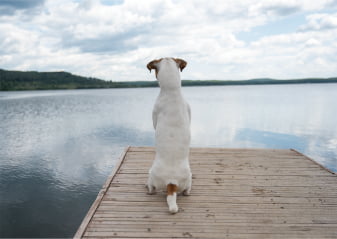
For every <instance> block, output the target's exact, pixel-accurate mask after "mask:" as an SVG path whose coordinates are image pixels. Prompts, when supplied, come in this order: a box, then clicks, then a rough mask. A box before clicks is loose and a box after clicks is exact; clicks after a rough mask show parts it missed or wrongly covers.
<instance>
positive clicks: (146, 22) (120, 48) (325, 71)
mask: <svg viewBox="0 0 337 239" xmlns="http://www.w3.org/2000/svg"><path fill="white" fill-rule="evenodd" d="M162 57H178V58H182V59H184V60H186V61H187V62H188V65H187V67H186V68H185V69H184V71H183V72H182V78H183V79H189V80H246V79H253V78H267V77H268V78H276V79H294V78H305V77H336V76H337V0H320V1H308V0H207V1H206V0H181V1H179V0H141V1H140V0H0V69H6V70H24V71H67V72H71V73H73V74H77V75H82V76H87V77H96V78H100V79H104V80H112V81H138V80H154V79H155V78H154V74H153V73H152V74H150V73H149V71H148V70H147V69H146V64H147V63H148V62H150V61H151V60H154V59H158V58H162Z"/></svg>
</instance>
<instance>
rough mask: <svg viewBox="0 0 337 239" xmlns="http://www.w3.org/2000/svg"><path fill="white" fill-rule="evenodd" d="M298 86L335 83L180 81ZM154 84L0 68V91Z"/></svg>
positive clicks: (323, 80)
mask: <svg viewBox="0 0 337 239" xmlns="http://www.w3.org/2000/svg"><path fill="white" fill-rule="evenodd" d="M301 83H337V77H335V78H309V79H295V80H275V79H268V78H266V79H252V80H242V81H219V80H203V81H195V80H183V81H182V85H183V86H208V85H215V86H216V85H261V84H301ZM157 86H158V82H157V81H128V82H114V81H104V80H100V79H97V78H92V77H83V76H78V75H73V74H71V73H68V72H63V71H61V72H37V71H8V70H1V69H0V90H1V91H13V90H55V89H97V88H131V87H132V88H133V87H157Z"/></svg>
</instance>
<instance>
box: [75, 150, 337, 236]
mask: <svg viewBox="0 0 337 239" xmlns="http://www.w3.org/2000/svg"><path fill="white" fill-rule="evenodd" d="M153 159H154V149H153V148H150V147H129V148H127V149H126V151H125V153H124V154H123V155H122V156H121V159H120V160H119V162H118V163H117V165H116V167H115V170H114V172H113V173H112V175H111V176H110V177H109V178H108V180H107V182H106V184H105V185H104V186H103V188H102V190H101V191H100V193H99V195H98V197H97V199H96V201H95V202H94V203H93V205H92V207H91V208H90V210H89V212H88V214H87V216H86V217H85V218H84V220H83V222H82V224H81V226H80V227H79V229H78V231H77V233H76V235H75V238H81V237H83V238H245V239H246V238H259V239H260V238H287V239H290V238H315V239H318V238H337V176H336V175H335V174H333V173H332V172H330V171H328V170H326V169H325V168H323V167H322V166H320V165H318V164H317V163H315V162H314V161H312V160H310V159H309V158H307V157H306V156H304V155H302V154H300V153H298V152H296V151H295V150H273V149H221V148H192V149H191V155H190V163H191V168H192V173H193V186H192V193H191V196H187V197H186V196H178V206H179V207H180V210H179V213H177V214H175V215H171V214H170V213H168V208H167V205H166V199H165V194H164V193H157V194H156V195H147V194H146V188H145V187H144V185H145V183H146V181H147V172H148V169H149V168H150V166H151V163H152V160H153Z"/></svg>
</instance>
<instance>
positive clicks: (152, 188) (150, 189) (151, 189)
mask: <svg viewBox="0 0 337 239" xmlns="http://www.w3.org/2000/svg"><path fill="white" fill-rule="evenodd" d="M146 187H147V190H148V191H147V194H149V195H152V194H155V193H156V187H155V186H153V184H152V182H151V179H150V178H149V179H148V181H147V184H146Z"/></svg>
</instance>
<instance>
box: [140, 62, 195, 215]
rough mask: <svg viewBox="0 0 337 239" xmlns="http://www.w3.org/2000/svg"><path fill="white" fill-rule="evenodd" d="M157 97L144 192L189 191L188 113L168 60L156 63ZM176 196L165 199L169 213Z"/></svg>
mask: <svg viewBox="0 0 337 239" xmlns="http://www.w3.org/2000/svg"><path fill="white" fill-rule="evenodd" d="M156 69H157V73H158V74H157V79H158V81H159V85H160V94H159V96H158V98H157V101H156V103H155V106H154V109H153V114H152V118H153V126H154V128H155V131H156V132H155V140H156V142H155V147H156V155H155V160H154V162H153V165H152V167H151V169H150V171H149V179H148V184H147V186H148V189H149V193H153V192H154V190H155V189H157V190H161V191H163V190H164V191H166V188H167V185H168V184H175V185H177V186H178V192H184V194H185V195H188V194H189V192H190V191H191V185H192V173H191V170H190V165H189V160H188V157H189V151H190V138H191V137H190V121H191V112H190V107H189V105H188V103H187V102H186V101H185V99H184V98H183V95H182V93H181V80H180V73H179V66H178V65H177V62H176V61H175V60H174V59H172V58H163V59H161V60H160V61H159V62H158V63H156ZM176 196H177V195H176V194H173V195H168V197H167V203H168V205H169V210H170V212H172V213H176V212H177V211H178V206H177V204H176Z"/></svg>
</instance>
